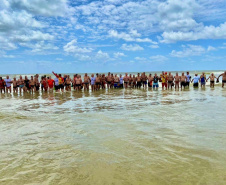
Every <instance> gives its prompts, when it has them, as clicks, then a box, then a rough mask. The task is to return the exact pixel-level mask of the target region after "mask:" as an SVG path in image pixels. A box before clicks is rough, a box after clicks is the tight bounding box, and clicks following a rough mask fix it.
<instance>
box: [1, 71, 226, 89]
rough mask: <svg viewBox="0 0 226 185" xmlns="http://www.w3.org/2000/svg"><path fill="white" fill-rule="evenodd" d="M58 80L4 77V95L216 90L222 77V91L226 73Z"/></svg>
mask: <svg viewBox="0 0 226 185" xmlns="http://www.w3.org/2000/svg"><path fill="white" fill-rule="evenodd" d="M52 73H53V74H54V76H55V78H54V79H52V78H51V76H48V77H47V76H42V77H41V79H39V75H38V74H36V75H35V76H31V77H30V79H28V77H27V76H25V78H24V79H23V78H22V76H20V77H19V79H16V78H13V80H12V79H10V78H9V76H7V77H6V79H3V78H2V77H0V92H1V93H5V92H7V93H11V91H12V90H13V92H14V93H18V92H20V93H21V92H22V91H23V92H31V93H33V92H37V91H39V90H40V89H41V91H46V92H47V91H53V90H55V91H58V92H60V91H62V92H63V91H71V90H72V89H74V90H75V91H80V90H82V89H84V91H88V90H89V88H90V86H91V89H92V91H97V90H99V89H101V88H102V89H105V88H108V89H111V88H128V87H130V88H138V89H139V88H141V87H143V88H147V87H149V88H154V89H158V87H159V83H162V90H164V89H165V90H167V89H171V90H172V88H173V87H174V88H175V89H180V88H181V90H182V88H187V87H189V86H190V83H193V86H194V87H199V84H200V85H201V87H205V85H206V82H207V81H208V80H210V87H214V84H215V79H216V82H219V78H220V77H221V76H222V87H224V84H225V83H226V71H225V72H224V73H222V74H221V75H219V76H218V77H216V76H215V75H214V74H213V73H212V74H211V75H210V76H209V77H208V78H207V77H206V75H205V73H204V72H203V73H202V74H201V75H200V76H199V75H198V74H195V76H194V77H193V78H192V77H191V76H190V74H189V72H187V73H186V74H185V73H182V74H181V75H180V76H179V74H178V73H176V75H175V76H173V75H172V74H171V72H169V73H167V72H164V71H163V72H162V74H161V75H159V76H158V75H157V74H156V73H155V74H154V75H152V74H149V75H146V74H145V72H143V73H142V74H140V73H138V74H137V75H136V76H135V75H131V74H130V75H128V74H127V73H125V75H124V76H122V75H121V74H120V75H119V76H118V75H117V74H112V73H110V72H109V73H108V74H107V75H105V74H98V73H97V74H96V75H94V74H92V75H91V76H88V75H87V73H85V75H84V77H83V78H82V77H81V75H79V74H75V75H74V76H73V78H71V77H70V76H69V75H64V76H62V75H61V74H57V73H54V72H52Z"/></svg>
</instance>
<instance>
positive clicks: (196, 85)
mask: <svg viewBox="0 0 226 185" xmlns="http://www.w3.org/2000/svg"><path fill="white" fill-rule="evenodd" d="M199 80H200V77H199V76H198V74H195V76H194V78H193V79H192V81H191V83H192V82H194V84H193V86H194V87H199Z"/></svg>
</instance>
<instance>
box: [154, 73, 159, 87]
mask: <svg viewBox="0 0 226 185" xmlns="http://www.w3.org/2000/svg"><path fill="white" fill-rule="evenodd" d="M159 79H160V78H159V77H158V76H157V73H155V76H154V77H153V89H158V87H159V83H158V82H159Z"/></svg>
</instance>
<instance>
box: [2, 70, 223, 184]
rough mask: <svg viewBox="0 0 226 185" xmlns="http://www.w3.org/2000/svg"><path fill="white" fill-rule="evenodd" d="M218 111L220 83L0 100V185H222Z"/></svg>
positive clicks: (12, 96)
mask: <svg viewBox="0 0 226 185" xmlns="http://www.w3.org/2000/svg"><path fill="white" fill-rule="evenodd" d="M214 72H215V74H217V76H218V75H219V74H221V72H220V71H214ZM194 73H195V72H191V75H192V76H193V74H194ZM210 73H211V72H208V73H207V76H209V74H210ZM129 74H130V73H129ZM199 74H201V72H200V73H199ZM71 75H72V74H71ZM0 76H1V75H0ZM10 76H11V77H13V76H18V75H10ZM28 76H29V75H28ZM40 76H41V75H40ZM225 105H226V88H221V86H220V85H217V86H216V87H215V88H210V87H209V86H207V87H206V88H198V89H194V88H193V87H192V86H191V87H190V88H189V89H185V90H182V91H175V90H172V91H171V90H167V91H166V90H164V91H162V90H161V88H159V89H158V90H152V89H143V88H141V89H130V88H128V89H110V90H100V91H95V92H92V91H89V92H75V91H72V92H64V93H55V92H48V93H41V92H39V93H34V94H29V93H24V94H21V95H20V94H0V110H1V112H0V184H1V185H5V184H7V185H8V184H13V185H14V184H16V185H20V184H21V185H22V184H54V185H55V184H67V185H70V184H76V185H77V184H78V185H80V184H81V185H83V184H84V185H89V184H90V185H103V184H106V185H108V184H109V185H113V184H114V185H121V184H122V185H126V184H128V185H149V184H150V185H156V184H160V185H164V184H173V185H182V184H203V185H204V184H205V185H213V184H217V185H224V184H226V124H225V123H226V121H225V120H226V115H225V113H226V106H225Z"/></svg>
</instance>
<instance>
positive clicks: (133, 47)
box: [121, 44, 144, 51]
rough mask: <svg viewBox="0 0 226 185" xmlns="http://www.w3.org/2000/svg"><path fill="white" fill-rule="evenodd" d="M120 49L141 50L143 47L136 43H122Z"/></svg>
mask: <svg viewBox="0 0 226 185" xmlns="http://www.w3.org/2000/svg"><path fill="white" fill-rule="evenodd" d="M121 49H122V50H126V51H141V50H144V48H142V47H141V46H139V45H138V44H122V46H121Z"/></svg>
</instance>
